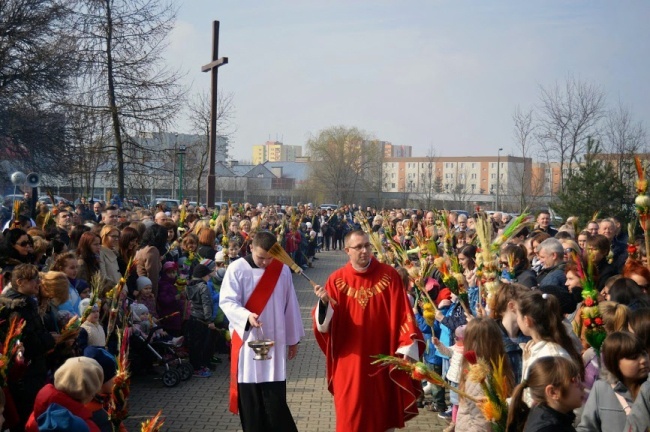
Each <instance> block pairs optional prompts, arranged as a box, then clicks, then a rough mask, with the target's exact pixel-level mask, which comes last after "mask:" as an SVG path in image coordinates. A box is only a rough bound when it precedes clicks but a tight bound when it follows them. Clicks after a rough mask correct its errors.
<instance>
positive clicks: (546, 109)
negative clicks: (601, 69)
mask: <svg viewBox="0 0 650 432" xmlns="http://www.w3.org/2000/svg"><path fill="white" fill-rule="evenodd" d="M540 92H541V96H540V99H541V101H540V102H541V106H540V108H539V115H538V118H537V121H538V125H537V132H538V135H537V136H538V139H539V142H540V143H541V145H542V148H543V149H544V151H545V152H546V153H547V154H548V155H549V157H551V158H552V159H554V160H557V161H558V162H559V163H560V172H561V173H562V175H561V179H560V190H562V191H563V190H564V173H565V170H566V175H567V177H571V176H572V173H573V169H574V167H575V164H576V163H577V162H578V160H579V158H580V157H581V156H582V154H584V152H585V149H586V144H587V139H588V138H589V137H590V136H596V135H597V132H598V130H597V127H598V122H599V121H600V120H601V119H602V117H603V114H604V104H605V95H604V93H603V91H602V90H601V89H600V88H598V87H596V86H594V85H591V84H587V83H585V82H582V81H578V80H576V79H575V78H574V77H573V76H571V75H569V76H568V77H567V79H566V81H565V83H564V84H563V85H562V86H560V85H559V84H558V83H556V84H555V86H553V87H552V88H550V89H545V88H544V87H541V88H540Z"/></svg>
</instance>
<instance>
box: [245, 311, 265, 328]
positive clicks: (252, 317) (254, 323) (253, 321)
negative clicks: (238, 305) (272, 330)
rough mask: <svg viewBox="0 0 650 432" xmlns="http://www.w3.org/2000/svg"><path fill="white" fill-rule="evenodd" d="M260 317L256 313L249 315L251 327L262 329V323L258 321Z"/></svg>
mask: <svg viewBox="0 0 650 432" xmlns="http://www.w3.org/2000/svg"><path fill="white" fill-rule="evenodd" d="M259 317H260V316H259V315H258V314H256V313H252V314H250V315H248V322H249V323H250V325H251V327H257V328H260V327H262V323H261V322H260V321H258V320H257V319H258V318H259Z"/></svg>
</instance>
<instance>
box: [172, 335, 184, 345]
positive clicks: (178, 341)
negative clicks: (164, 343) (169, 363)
mask: <svg viewBox="0 0 650 432" xmlns="http://www.w3.org/2000/svg"><path fill="white" fill-rule="evenodd" d="M184 340H185V338H184V337H183V336H179V337H175V338H173V339H172V340H171V342H172V345H174V346H177V347H181V346H183V341H184Z"/></svg>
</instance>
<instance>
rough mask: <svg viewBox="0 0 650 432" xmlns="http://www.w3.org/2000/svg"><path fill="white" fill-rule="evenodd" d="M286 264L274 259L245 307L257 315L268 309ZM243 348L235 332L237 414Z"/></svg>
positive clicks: (233, 395) (232, 405)
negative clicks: (240, 357)
mask: <svg viewBox="0 0 650 432" xmlns="http://www.w3.org/2000/svg"><path fill="white" fill-rule="evenodd" d="M283 267H284V264H282V263H281V262H280V261H278V260H276V259H274V260H273V261H271V264H269V265H268V266H267V267H266V269H265V270H264V274H263V275H262V278H261V279H260V280H259V282H257V285H255V289H254V290H253V293H252V294H251V296H250V298H249V299H248V301H247V302H246V305H244V307H245V308H246V309H248V310H249V311H251V312H252V313H255V314H257V315H261V314H262V311H263V310H264V308H265V307H266V303H267V302H268V301H269V298H271V294H273V290H274V289H275V285H276V284H277V283H278V279H279V278H280V273H282V268H283ZM241 347H242V339H241V336H239V334H237V332H236V331H233V334H232V335H231V342H230V412H232V413H233V414H237V413H238V412H239V406H238V403H237V399H238V395H239V394H238V391H237V371H238V366H239V351H240V350H241Z"/></svg>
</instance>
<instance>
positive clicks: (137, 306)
mask: <svg viewBox="0 0 650 432" xmlns="http://www.w3.org/2000/svg"><path fill="white" fill-rule="evenodd" d="M145 313H149V309H148V308H147V307H146V306H145V305H143V304H142V303H132V304H131V314H132V315H133V320H134V321H138V322H139V321H142V318H140V316H141V315H142V314H145Z"/></svg>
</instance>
